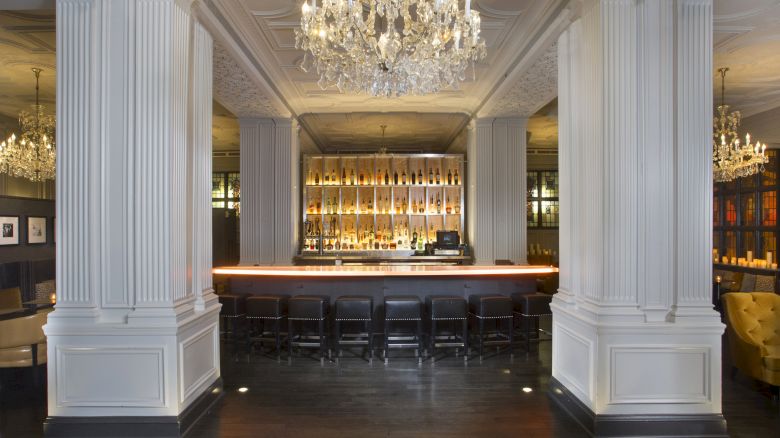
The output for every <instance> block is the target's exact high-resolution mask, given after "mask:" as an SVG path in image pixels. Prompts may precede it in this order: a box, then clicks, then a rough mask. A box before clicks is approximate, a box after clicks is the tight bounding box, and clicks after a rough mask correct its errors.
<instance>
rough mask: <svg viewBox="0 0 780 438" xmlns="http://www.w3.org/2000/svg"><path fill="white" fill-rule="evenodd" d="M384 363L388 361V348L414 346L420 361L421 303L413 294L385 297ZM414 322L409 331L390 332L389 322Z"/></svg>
mask: <svg viewBox="0 0 780 438" xmlns="http://www.w3.org/2000/svg"><path fill="white" fill-rule="evenodd" d="M384 304H385V350H384V358H385V364H387V363H388V355H389V352H390V348H391V347H392V348H414V349H415V356H416V357H417V361H418V362H419V363H422V349H423V346H422V344H423V341H422V303H421V302H420V298H418V297H416V296H414V295H394V296H386V297H385V302H384ZM392 322H396V323H409V322H416V323H417V324H416V329H415V331H414V332H413V334H411V333H397V334H391V333H390V324H391V323H392Z"/></svg>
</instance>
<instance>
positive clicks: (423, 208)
mask: <svg viewBox="0 0 780 438" xmlns="http://www.w3.org/2000/svg"><path fill="white" fill-rule="evenodd" d="M423 199H424V198H423ZM423 199H420V202H419V203H418V204H417V206H418V207H419V210H420V214H425V201H424V200H423Z"/></svg>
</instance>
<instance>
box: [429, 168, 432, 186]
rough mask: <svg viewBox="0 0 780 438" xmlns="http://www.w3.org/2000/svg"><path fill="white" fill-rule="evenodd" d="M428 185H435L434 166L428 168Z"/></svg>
mask: <svg viewBox="0 0 780 438" xmlns="http://www.w3.org/2000/svg"><path fill="white" fill-rule="evenodd" d="M428 185H429V186H432V185H433V168H430V167H429V168H428Z"/></svg>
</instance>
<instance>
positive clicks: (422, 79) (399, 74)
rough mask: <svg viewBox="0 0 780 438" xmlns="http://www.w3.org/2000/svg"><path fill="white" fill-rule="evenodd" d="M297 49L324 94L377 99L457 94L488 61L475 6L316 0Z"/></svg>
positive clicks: (307, 5) (306, 6) (443, 1)
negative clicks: (479, 65)
mask: <svg viewBox="0 0 780 438" xmlns="http://www.w3.org/2000/svg"><path fill="white" fill-rule="evenodd" d="M301 12H302V14H301V27H300V28H299V29H295V45H296V48H298V49H302V50H304V51H305V52H306V53H305V55H304V59H303V63H302V64H301V68H302V69H303V70H304V71H307V72H308V71H311V70H314V71H316V73H317V74H318V75H319V81H318V84H319V86H320V88H322V89H326V88H328V87H331V86H335V87H337V88H338V89H339V91H342V92H344V91H349V92H357V93H361V92H362V93H366V94H370V95H372V96H386V97H391V96H403V95H407V94H410V95H424V94H429V93H436V92H439V91H441V90H443V89H445V88H448V87H449V88H452V89H457V88H458V84H459V82H461V81H464V80H465V79H466V70H467V69H468V67H469V66H471V67H472V72H473V71H474V64H475V63H476V62H478V61H480V60H482V59H484V58H485V55H486V49H485V42H484V40H482V39H481V38H480V37H479V30H480V17H479V12H477V11H472V10H471V0H466V1H465V7H464V8H462V9H461V8H460V6H459V1H458V0H322V2H321V4H320V5H319V6H318V5H317V1H316V0H310V2H304V3H303V6H302V9H301Z"/></svg>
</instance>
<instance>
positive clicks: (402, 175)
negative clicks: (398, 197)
mask: <svg viewBox="0 0 780 438" xmlns="http://www.w3.org/2000/svg"><path fill="white" fill-rule="evenodd" d="M401 184H403V185H406V171H405V170H404V171H403V172H401Z"/></svg>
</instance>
